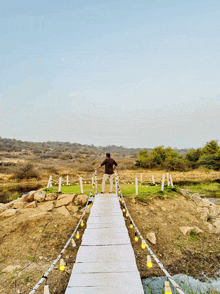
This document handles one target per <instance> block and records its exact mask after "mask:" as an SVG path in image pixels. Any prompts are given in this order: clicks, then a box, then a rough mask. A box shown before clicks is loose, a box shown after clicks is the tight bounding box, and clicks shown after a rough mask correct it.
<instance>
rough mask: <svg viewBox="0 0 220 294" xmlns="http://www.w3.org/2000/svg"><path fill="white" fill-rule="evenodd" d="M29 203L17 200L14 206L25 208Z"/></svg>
mask: <svg viewBox="0 0 220 294" xmlns="http://www.w3.org/2000/svg"><path fill="white" fill-rule="evenodd" d="M26 204H27V203H26V202H24V201H16V202H15V203H14V204H13V208H23V207H25V205H26Z"/></svg>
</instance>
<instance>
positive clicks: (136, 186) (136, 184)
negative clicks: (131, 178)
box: [135, 178, 138, 195]
mask: <svg viewBox="0 0 220 294" xmlns="http://www.w3.org/2000/svg"><path fill="white" fill-rule="evenodd" d="M135 188H136V195H138V179H137V178H135Z"/></svg>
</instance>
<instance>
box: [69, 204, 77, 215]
mask: <svg viewBox="0 0 220 294" xmlns="http://www.w3.org/2000/svg"><path fill="white" fill-rule="evenodd" d="M66 208H67V209H68V210H69V211H71V212H73V213H75V212H77V211H78V206H76V205H73V204H72V203H70V204H69V205H67V207H66Z"/></svg>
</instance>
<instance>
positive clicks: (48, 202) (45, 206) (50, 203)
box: [39, 201, 54, 211]
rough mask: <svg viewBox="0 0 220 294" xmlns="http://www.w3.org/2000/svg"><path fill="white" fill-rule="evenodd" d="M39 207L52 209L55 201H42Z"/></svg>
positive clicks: (47, 209)
mask: <svg viewBox="0 0 220 294" xmlns="http://www.w3.org/2000/svg"><path fill="white" fill-rule="evenodd" d="M39 208H40V209H41V210H43V211H51V210H53V208H54V201H47V202H44V203H41V204H40V205H39Z"/></svg>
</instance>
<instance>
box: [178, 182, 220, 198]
mask: <svg viewBox="0 0 220 294" xmlns="http://www.w3.org/2000/svg"><path fill="white" fill-rule="evenodd" d="M183 188H184V189H188V190H189V191H190V192H191V193H199V194H206V197H209V198H220V183H217V182H201V183H198V184H196V185H186V186H183Z"/></svg>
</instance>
